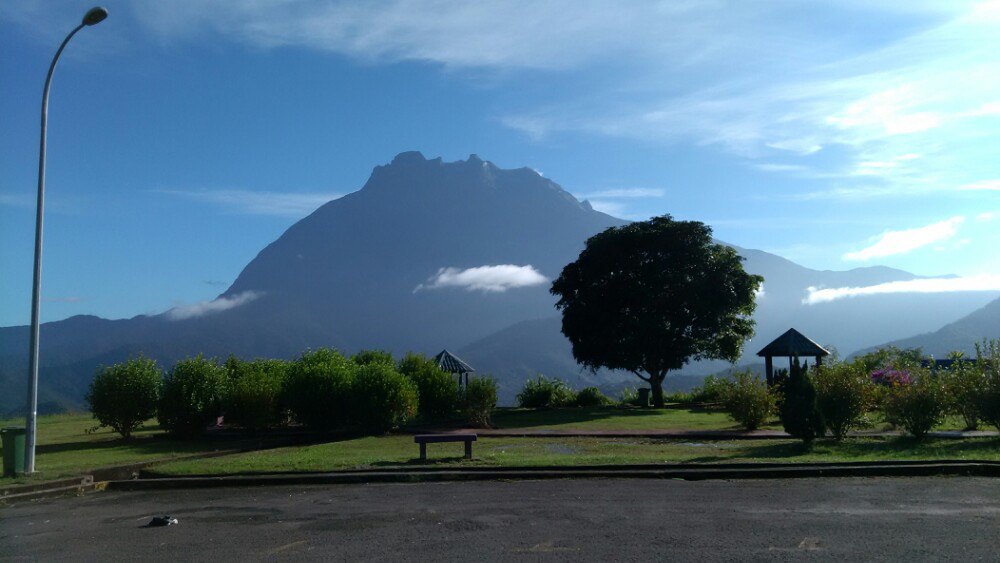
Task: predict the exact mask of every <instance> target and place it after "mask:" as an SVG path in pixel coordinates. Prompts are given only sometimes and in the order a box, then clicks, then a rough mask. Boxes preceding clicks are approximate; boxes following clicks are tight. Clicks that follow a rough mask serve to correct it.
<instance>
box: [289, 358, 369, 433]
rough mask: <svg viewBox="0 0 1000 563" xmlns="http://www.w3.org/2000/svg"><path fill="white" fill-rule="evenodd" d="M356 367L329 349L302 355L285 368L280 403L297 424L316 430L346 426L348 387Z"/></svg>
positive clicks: (350, 406)
mask: <svg viewBox="0 0 1000 563" xmlns="http://www.w3.org/2000/svg"><path fill="white" fill-rule="evenodd" d="M357 370H358V365H357V364H356V363H354V362H352V361H351V360H349V359H347V358H345V357H344V356H343V355H342V354H341V353H340V352H337V351H336V350H332V349H329V348H320V349H318V350H311V351H308V352H305V353H303V354H302V356H301V357H299V359H297V360H295V361H294V362H292V363H291V365H290V366H289V367H288V376H287V377H286V378H285V387H284V389H283V391H282V399H283V401H284V404H285V405H287V406H288V408H289V410H291V411H292V416H294V417H295V420H297V421H299V422H300V423H302V424H304V425H306V426H308V427H310V428H312V429H314V430H320V431H327V430H332V429H334V428H336V427H338V426H343V425H346V424H347V423H348V421H349V419H350V412H351V409H352V406H353V402H352V398H351V386H352V384H353V382H354V374H355V372H357Z"/></svg>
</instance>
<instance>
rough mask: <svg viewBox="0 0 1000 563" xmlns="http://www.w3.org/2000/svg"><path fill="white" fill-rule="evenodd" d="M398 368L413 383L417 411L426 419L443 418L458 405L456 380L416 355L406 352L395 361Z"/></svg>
mask: <svg viewBox="0 0 1000 563" xmlns="http://www.w3.org/2000/svg"><path fill="white" fill-rule="evenodd" d="M399 371H400V373H402V374H403V375H405V376H406V377H408V378H409V379H410V380H411V381H413V382H414V383H415V384H416V385H417V392H418V393H419V396H420V404H419V406H418V408H417V412H418V413H419V414H420V416H422V417H424V418H425V419H427V420H431V421H433V420H446V419H448V418H451V417H453V416H455V413H456V412H458V407H459V395H458V393H459V391H458V379H457V378H456V377H455V376H454V375H452V374H450V373H447V372H445V371H443V370H442V369H441V368H439V367H438V365H437V364H436V363H435V362H434V360H432V359H429V358H426V357H424V356H423V355H420V354H407V355H406V356H405V357H404V358H403V359H402V360H400V361H399Z"/></svg>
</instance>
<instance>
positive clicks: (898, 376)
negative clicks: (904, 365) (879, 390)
mask: <svg viewBox="0 0 1000 563" xmlns="http://www.w3.org/2000/svg"><path fill="white" fill-rule="evenodd" d="M871 378H872V383H874V384H875V385H881V386H883V387H902V386H906V385H909V384H911V383H913V377H912V376H911V375H910V371H909V370H907V369H899V368H897V367H896V366H883V367H880V368H878V369H876V370H874V371H872V373H871Z"/></svg>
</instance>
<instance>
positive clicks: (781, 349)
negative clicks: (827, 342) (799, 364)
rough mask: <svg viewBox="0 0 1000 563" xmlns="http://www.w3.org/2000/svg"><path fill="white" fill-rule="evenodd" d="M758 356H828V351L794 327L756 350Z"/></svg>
mask: <svg viewBox="0 0 1000 563" xmlns="http://www.w3.org/2000/svg"><path fill="white" fill-rule="evenodd" d="M757 355H758V356H765V357H766V356H788V357H793V358H796V357H801V358H805V357H809V356H829V355H830V352H827V351H826V350H824V349H823V347H822V346H820V345H819V344H816V343H815V342H813V341H812V340H810V339H809V338H807V337H806V336H805V335H804V334H802V333H801V332H799V331H797V330H795V329H794V328H790V329H788V332H786V333H785V334H782V335H781V336H779V337H777V338H775V339H774V341H773V342H771V343H770V344H768V345H767V346H764V349H763V350H761V351H760V352H757Z"/></svg>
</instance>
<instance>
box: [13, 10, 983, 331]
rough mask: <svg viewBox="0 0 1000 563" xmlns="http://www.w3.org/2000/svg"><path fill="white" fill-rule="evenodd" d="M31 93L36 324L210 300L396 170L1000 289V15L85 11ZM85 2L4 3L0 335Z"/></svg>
mask: <svg viewBox="0 0 1000 563" xmlns="http://www.w3.org/2000/svg"><path fill="white" fill-rule="evenodd" d="M106 6H107V7H108V9H109V11H110V13H111V15H110V17H109V18H108V20H106V21H105V22H103V23H101V24H100V25H98V26H96V27H93V28H87V29H85V30H83V31H82V32H80V33H79V34H78V35H77V37H76V38H74V40H73V42H72V44H71V45H70V46H69V48H68V49H67V51H66V53H65V54H64V56H63V59H62V62H61V63H60V67H59V69H58V72H57V76H56V79H55V83H54V86H53V94H52V99H51V108H50V127H49V163H48V182H47V188H48V189H47V196H48V197H47V208H46V209H47V213H46V230H45V262H44V270H43V272H44V285H43V288H44V290H43V294H44V298H45V300H44V302H43V305H42V311H43V319H44V320H55V319H60V318H65V317H67V316H70V315H74V314H81V313H90V314H98V315H101V316H105V317H110V318H119V317H129V316H133V315H136V314H143V313H157V312H162V311H164V310H166V309H168V308H170V307H174V306H179V305H189V304H193V303H198V302H201V301H204V300H208V299H211V298H213V297H214V296H216V295H218V294H219V293H220V292H221V291H223V290H224V289H225V287H226V285H227V284H228V283H230V282H232V281H233V280H234V279H235V277H236V275H237V274H238V273H239V271H240V269H241V268H242V266H243V265H245V264H246V263H247V262H248V261H249V260H250V259H252V258H253V257H254V256H255V255H256V253H257V252H258V251H259V250H260V249H261V248H263V247H264V246H265V245H266V244H267V243H269V242H270V241H272V240H274V239H275V238H276V237H277V236H279V235H280V234H281V233H282V232H283V231H284V229H286V228H287V227H288V226H289V225H291V224H292V223H294V222H295V221H296V220H297V219H299V218H301V217H303V216H305V215H306V214H307V213H308V212H309V211H310V210H311V209H313V208H315V207H316V206H318V205H319V204H320V203H321V202H323V201H326V200H328V199H331V198H334V197H337V196H338V195H340V194H344V193H348V192H351V191H354V190H356V189H358V188H360V187H361V185H362V184H363V183H364V181H365V179H366V178H367V176H368V174H369V172H370V170H371V168H372V167H373V166H376V165H378V164H384V163H386V162H388V161H389V160H391V159H392V157H393V156H394V155H395V154H397V153H399V152H402V151H406V150H419V151H422V152H423V153H424V154H425V155H426V156H428V157H436V156H441V157H443V158H444V159H445V160H459V159H464V158H465V157H466V156H468V155H469V154H470V153H476V154H479V155H480V156H481V157H482V158H484V159H487V160H491V161H493V162H495V163H496V164H497V165H499V166H501V167H520V166H531V167H532V168H535V169H536V170H538V171H539V172H541V173H542V174H544V175H545V176H546V177H549V178H551V179H553V180H555V181H556V182H558V183H560V184H561V185H562V186H563V187H564V188H566V189H567V190H569V191H571V192H573V193H574V194H577V195H578V196H580V197H587V198H589V199H590V200H591V201H592V202H593V203H594V205H595V207H597V208H598V209H602V210H605V211H607V212H609V213H612V214H614V215H618V216H621V217H626V218H634V219H641V218H646V217H649V216H652V215H658V214H663V213H672V214H673V215H674V216H675V217H678V218H683V219H697V220H702V221H705V222H707V223H709V224H711V225H712V226H713V227H714V228H715V231H716V234H717V236H718V237H719V238H721V239H723V240H726V241H729V242H732V243H734V244H738V245H741V246H745V247H751V248H760V249H763V250H768V251H772V252H775V253H777V254H780V255H782V256H785V257H787V258H790V259H792V260H795V261H797V262H799V263H801V264H803V265H806V266H810V267H815V268H823V269H847V268H852V267H857V266H865V265H872V264H885V265H889V266H895V267H899V268H903V269H906V270H909V271H912V272H915V273H918V274H924V275H938V274H958V275H960V276H962V277H963V278H964V279H963V280H960V281H958V282H948V283H949V284H950V285H947V287H945V286H934V287H930V288H928V287H924V288H923V289H919V288H913V287H909V288H902V289H898V290H901V291H922V290H929V291H937V290H942V291H943V290H962V289H968V288H979V289H982V288H984V287H986V288H989V287H992V288H997V289H1000V252H998V250H997V249H998V248H1000V158H998V157H997V155H1000V135H998V134H997V131H998V127H1000V2H997V1H995V0H994V1H980V2H962V1H955V0H950V1H941V2H925V1H920V0H915V1H908V2H897V1H888V0H886V1H879V0H865V1H862V0H836V1H834V0H829V1H826V0H816V1H811V2H805V1H790V0H789V1H781V0H772V1H761V2H743V1H735V0H734V1H730V2H724V1H712V0H700V1H697V2H695V1H684V0H677V1H672V2H630V3H626V4H625V6H627V8H626V7H622V6H620V5H618V3H613V2H588V1H585V0H573V1H552V2H549V1H530V2H521V1H514V0H511V1H506V2H477V3H467V2H451V1H445V0H435V1H427V2H410V1H388V2H381V1H372V2H355V3H346V2H320V1H313V2H305V1H298V0H275V1H263V0H251V1H243V2H238V3H237V2H223V1H208V0H205V1H195V0H191V1H188V0H173V1H171V2H160V1H145V0H133V1H130V2H113V1H109V2H107V4H106ZM89 7H90V3H86V2H75V1H73V2H69V1H66V2H64V1H46V2H41V1H37V2H36V1H21V2H17V3H13V2H7V3H4V4H3V5H2V6H0V108H2V110H0V265H2V266H0V276H2V295H3V298H2V300H0V325H11V324H22V323H26V322H27V321H28V311H29V308H28V305H29V299H30V283H31V259H32V254H31V253H32V236H33V224H34V223H33V221H34V215H33V214H34V201H33V198H34V189H35V182H36V173H37V150H38V147H37V143H38V111H39V97H40V92H41V87H42V82H43V80H44V76H45V71H46V69H47V66H48V62H49V60H50V59H51V57H52V55H53V53H54V50H55V48H56V47H57V46H58V43H59V41H61V39H62V37H63V36H64V35H65V34H66V33H67V32H68V31H69V30H70V29H72V28H73V26H74V25H76V23H77V22H78V20H79V18H80V17H81V15H82V14H83V13H84V12H85V11H86V9H87V8H89Z"/></svg>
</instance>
